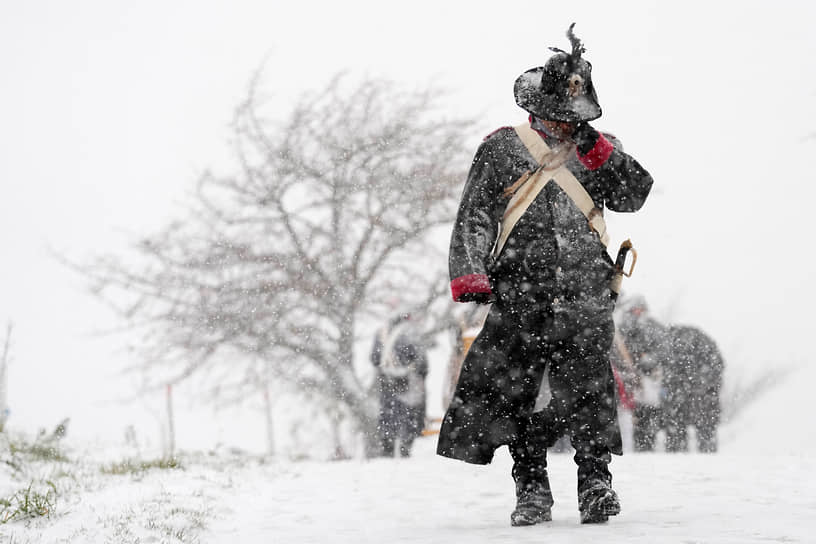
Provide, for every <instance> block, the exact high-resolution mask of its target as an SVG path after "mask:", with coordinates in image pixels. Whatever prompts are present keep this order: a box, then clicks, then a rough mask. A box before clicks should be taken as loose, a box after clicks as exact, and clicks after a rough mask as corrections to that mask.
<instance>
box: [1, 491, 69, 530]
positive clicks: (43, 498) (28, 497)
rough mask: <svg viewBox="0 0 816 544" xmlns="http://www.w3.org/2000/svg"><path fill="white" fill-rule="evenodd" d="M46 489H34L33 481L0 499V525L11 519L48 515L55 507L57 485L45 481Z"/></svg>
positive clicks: (17, 519)
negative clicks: (43, 490)
mask: <svg viewBox="0 0 816 544" xmlns="http://www.w3.org/2000/svg"><path fill="white" fill-rule="evenodd" d="M45 484H46V486H47V489H46V490H45V492H44V493H43V492H41V491H39V490H37V489H34V481H33V480H32V482H31V483H30V484H28V487H26V488H25V489H20V490H18V491H17V492H16V493H14V494H13V495H11V496H10V497H8V498H2V499H0V525H2V524H5V523H9V522H11V521H20V520H24V519H31V518H38V517H43V516H48V517H50V516H51V514H53V513H54V511H55V510H56V508H57V486H55V485H54V483H53V482H51V481H47V482H45Z"/></svg>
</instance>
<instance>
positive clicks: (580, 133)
mask: <svg viewBox="0 0 816 544" xmlns="http://www.w3.org/2000/svg"><path fill="white" fill-rule="evenodd" d="M600 137H601V134H600V132H598V131H597V130H595V129H594V128H592V125H590V124H589V123H587V122H583V123H579V124H578V126H577V127H575V130H574V131H573V133H572V141H573V142H575V144H576V145H577V146H578V152H579V153H580V154H581V155H586V154H587V153H589V152H590V151H592V148H593V147H595V144H596V143H598V138H600Z"/></svg>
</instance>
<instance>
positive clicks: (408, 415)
mask: <svg viewBox="0 0 816 544" xmlns="http://www.w3.org/2000/svg"><path fill="white" fill-rule="evenodd" d="M371 364H373V365H374V366H375V367H376V368H377V386H378V388H379V397H380V416H379V421H378V424H377V432H378V434H379V438H380V445H381V446H382V454H383V455H384V456H386V457H393V456H394V454H395V448H396V450H397V451H398V452H399V455H400V456H401V457H408V456H409V455H410V454H411V447H412V446H413V443H414V439H415V438H416V437H417V436H419V435H420V434H421V433H422V429H423V428H424V426H425V405H426V397H425V377H426V376H427V375H428V356H427V353H426V349H425V347H424V346H423V344H422V342H421V341H420V339H419V338H418V335H417V334H416V331H415V329H414V327H413V323H412V322H411V316H410V314H407V313H402V314H399V315H397V316H396V317H394V318H393V319H391V320H390V321H389V323H388V325H386V326H385V327H383V328H382V329H381V330H380V331H378V333H377V336H376V338H375V339H374V347H373V349H372V350H371Z"/></svg>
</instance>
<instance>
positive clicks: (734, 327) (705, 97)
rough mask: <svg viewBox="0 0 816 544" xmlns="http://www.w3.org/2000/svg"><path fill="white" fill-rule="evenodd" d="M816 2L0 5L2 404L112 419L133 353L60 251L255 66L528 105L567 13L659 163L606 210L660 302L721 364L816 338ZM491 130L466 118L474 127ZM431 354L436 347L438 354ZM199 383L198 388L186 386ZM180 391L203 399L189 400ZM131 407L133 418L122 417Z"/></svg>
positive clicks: (293, 89) (100, 241)
mask: <svg viewBox="0 0 816 544" xmlns="http://www.w3.org/2000/svg"><path fill="white" fill-rule="evenodd" d="M813 6H814V3H812V2H804V1H788V2H786V1H777V2H736V1H731V2H710V1H709V2H694V1H692V2H686V1H678V2H671V3H668V2H609V1H573V2H543V1H536V2H514V1H504V2H478V1H470V2H442V1H438V0H437V1H428V2H426V1H415V2H410V3H407V2H399V3H397V2H355V1H343V2H328V1H326V2H313V1H298V2H274V1H257V2H249V1H229V2H206V1H196V2H180V1H173V2H170V1H152V0H151V1H142V2H124V1H90V0H84V1H70V2H65V1H51V2H48V1H37V0H34V1H27V2H14V3H12V2H3V3H2V4H0V68H1V69H2V85H0V184H2V185H0V187H2V192H0V252H1V253H0V255H2V261H0V262H1V263H2V266H0V319H2V322H3V323H5V322H6V321H7V320H13V322H14V324H15V326H16V330H15V333H14V340H15V345H14V352H13V356H14V360H13V366H12V368H11V372H10V379H9V382H10V383H9V389H10V397H11V409H12V422H13V423H16V424H17V425H19V426H21V427H32V426H39V425H44V426H50V425H52V424H54V423H56V421H57V420H58V419H60V418H61V417H63V416H65V415H72V416H73V417H74V421H75V424H76V426H77V427H78V428H79V429H80V430H82V429H84V430H86V431H87V430H88V429H91V428H93V427H94V425H98V426H99V430H100V432H106V431H105V430H106V429H113V430H112V431H111V432H114V433H119V432H120V429H121V427H122V426H123V425H124V423H125V422H127V421H128V418H131V417H132V418H134V419H138V417H139V416H138V415H136V412H137V411H138V410H139V409H141V410H144V408H143V407H142V408H133V409H130V411H128V410H127V409H125V408H122V407H119V406H118V405H115V404H111V403H110V402H108V401H109V400H110V399H113V398H116V397H118V396H120V395H122V394H124V393H125V392H126V390H127V382H126V381H123V380H122V379H119V378H117V372H118V370H119V369H120V368H121V367H122V366H123V365H124V364H127V363H129V362H133V361H131V360H129V359H128V356H127V355H126V354H123V353H115V352H113V351H112V350H113V349H114V347H115V346H114V345H112V344H111V342H110V341H109V340H100V339H98V338H97V337H95V336H94V334H93V333H94V332H95V331H98V330H100V329H104V328H107V327H108V326H109V325H110V324H111V323H109V322H108V321H107V320H108V319H109V318H110V316H109V315H108V314H107V313H106V312H105V311H104V310H103V308H102V307H101V306H100V305H99V304H98V303H97V302H96V301H95V300H93V299H91V298H89V297H88V296H87V295H85V294H84V293H83V292H82V284H81V282H80V281H78V279H77V278H76V277H74V276H73V275H72V274H71V273H70V272H68V271H67V270H65V269H64V268H62V267H61V266H60V265H58V264H56V263H55V262H54V261H53V259H52V258H51V257H49V248H54V249H56V250H58V251H60V252H63V253H66V254H68V255H70V256H72V257H76V258H83V257H84V256H89V255H92V254H94V253H97V252H103V253H104V252H111V251H113V252H116V251H120V250H122V249H123V248H124V246H125V245H126V244H127V242H128V241H129V240H132V239H133V238H134V237H136V236H138V235H140V234H146V233H149V232H150V231H151V230H152V229H154V228H156V227H158V226H160V225H162V224H163V223H164V222H165V221H167V220H168V219H169V218H171V217H173V214H174V210H178V206H179V204H180V203H181V202H183V200H184V195H185V192H186V191H187V190H189V189H190V188H191V187H192V184H193V183H194V181H195V179H196V176H197V175H198V174H199V173H200V172H201V171H202V170H203V169H205V168H207V167H210V166H216V167H219V166H220V165H224V164H226V159H227V158H228V157H229V130H228V124H229V121H230V118H231V115H232V110H233V108H234V107H235V106H236V105H237V104H238V102H239V101H240V100H241V98H242V97H243V93H244V90H245V89H246V86H247V83H248V81H249V80H250V78H251V77H252V75H253V73H254V71H255V70H256V69H257V68H258V67H259V66H260V65H261V64H262V63H263V62H264V61H265V62H266V71H265V76H266V77H265V78H264V89H265V91H266V92H267V93H269V94H271V95H272V96H273V99H274V101H275V102H274V103H275V108H276V109H277V111H279V112H282V113H285V111H286V109H287V105H288V104H289V103H290V101H291V99H292V97H293V96H295V95H296V94H297V93H298V92H301V91H303V90H308V89H314V88H316V87H319V86H320V85H321V84H322V83H323V82H325V81H326V79H327V78H328V77H329V76H331V75H332V74H334V73H335V72H337V71H339V70H344V69H348V70H351V71H352V72H353V73H358V74H367V75H372V76H383V77H388V78H392V79H396V80H398V81H400V82H403V83H404V84H406V85H425V84H427V83H428V82H435V83H437V84H441V85H443V86H445V87H446V88H448V89H449V90H450V91H451V92H452V95H451V99H450V107H451V109H452V110H458V111H455V113H457V114H462V113H464V114H468V113H470V114H474V115H477V116H478V117H479V119H480V122H481V123H482V126H483V130H484V132H485V133H486V132H489V131H490V130H492V129H494V128H497V127H499V126H502V125H512V124H517V123H519V122H521V121H522V120H523V119H524V117H525V114H524V112H522V111H521V110H519V109H518V108H517V107H516V106H515V103H514V101H513V95H512V87H513V81H514V80H515V78H516V76H517V75H518V74H520V73H521V72H523V71H524V70H526V69H528V68H531V67H533V66H538V65H541V64H543V63H544V62H545V61H546V59H547V57H548V56H549V52H548V50H547V47H549V46H558V47H562V48H567V47H568V42H567V40H566V38H565V36H564V32H565V30H566V28H567V26H568V25H569V23H571V22H573V21H576V22H577V26H576V33H577V35H578V36H579V37H580V38H582V39H583V41H584V43H585V45H586V48H587V53H586V55H585V57H586V58H588V59H589V60H590V61H591V62H592V63H593V66H594V71H593V78H594V82H595V85H596V87H597V89H598V93H599V97H600V101H601V104H602V106H603V108H604V116H603V117H602V118H601V119H599V120H598V121H596V122H595V125H596V126H597V127H598V128H601V129H605V130H608V131H610V132H613V133H615V134H616V135H617V136H618V137H619V138H620V139H621V140H622V141H623V143H624V145H625V147H626V150H627V151H629V152H631V153H632V154H633V155H634V156H635V157H637V158H638V159H639V160H640V161H641V163H642V164H643V165H644V166H645V167H646V168H647V169H648V170H650V172H651V173H652V174H653V176H654V178H655V189H654V192H653V194H652V196H651V199H650V201H649V202H648V203H647V205H646V207H645V208H644V210H643V211H642V212H641V213H639V214H635V215H633V216H631V217H626V218H612V219H611V220H610V228H612V229H613V242H619V241H620V240H621V239H623V238H625V237H627V236H631V237H632V239H633V241H634V242H635V245H636V246H637V247H638V249H639V250H640V260H639V263H638V269H637V271H636V277H635V278H633V279H632V280H629V283H628V284H627V286H628V288H629V289H630V290H631V291H638V292H641V293H644V294H645V295H646V296H647V297H648V299H649V301H650V303H651V304H652V306H653V307H654V309H655V311H656V312H657V313H658V315H661V316H664V317H666V318H670V319H671V320H673V321H681V322H686V323H695V324H698V325H701V326H703V327H704V328H705V329H706V330H708V331H709V332H710V333H711V334H712V335H713V336H714V337H715V338H716V339H717V340H718V341H719V343H720V345H721V347H722V348H723V350H724V351H725V354H726V357H727V360H728V363H729V364H730V365H732V367H741V366H744V367H746V368H760V367H761V366H763V365H773V364H776V363H781V362H798V363H808V362H810V360H811V359H812V349H811V342H810V337H811V336H812V334H813V329H814V327H813V317H812V316H813V307H814V303H815V302H816V296H814V285H813V280H814V270H813V265H814V258H813V254H812V247H813V233H812V228H813V227H812V221H811V220H810V218H811V209H812V205H813V200H814V196H815V195H816V191H815V190H814V181H816V180H814V170H813V166H812V164H811V161H813V160H814V156H816V115H814V114H815V113H816V74H814V66H815V65H816V64H815V63H814V59H816V39H814V38H813V35H814V33H813V29H812V25H813V22H814V21H816V8H814V7H813ZM481 136H482V134H471V133H463V135H462V137H463V138H465V139H466V140H467V141H468V142H472V145H473V147H474V150H475V145H476V144H477V143H478V141H479V138H480V137H481ZM443 363H444V362H443V361H439V362H438V364H440V365H441V364H443ZM188 396H189V397H192V395H188ZM191 402H192V401H191ZM123 418H124V419H123Z"/></svg>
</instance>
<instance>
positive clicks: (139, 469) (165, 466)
mask: <svg viewBox="0 0 816 544" xmlns="http://www.w3.org/2000/svg"><path fill="white" fill-rule="evenodd" d="M180 468H183V467H182V466H181V463H180V462H179V460H178V459H176V458H175V457H171V458H166V457H160V458H158V459H152V460H146V461H140V460H136V459H125V460H124V461H120V462H118V463H111V464H109V465H104V466H102V467H101V469H100V470H101V471H102V474H119V475H122V474H142V473H144V472H147V471H148V470H151V469H161V470H173V469H180Z"/></svg>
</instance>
